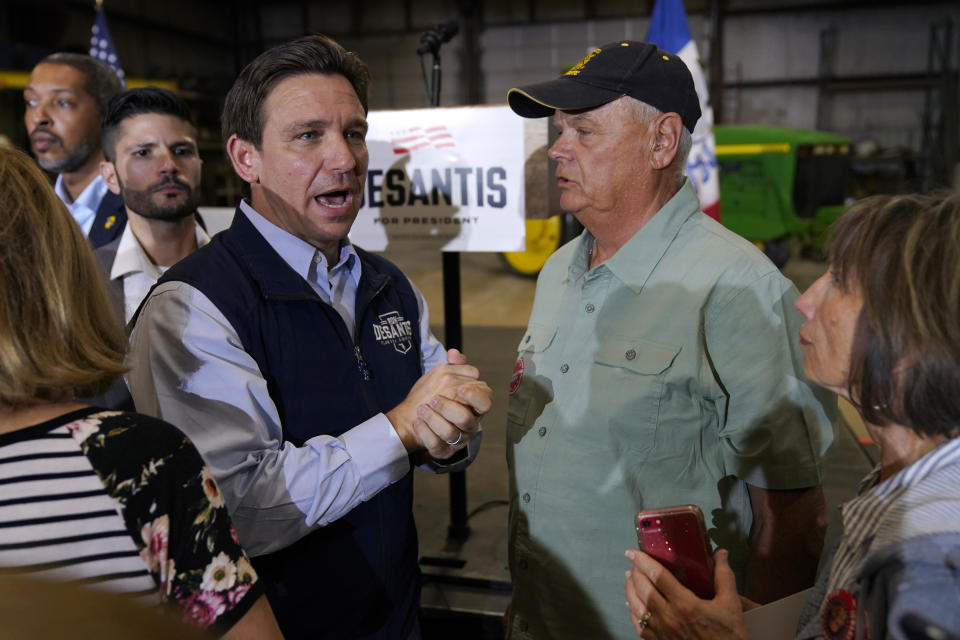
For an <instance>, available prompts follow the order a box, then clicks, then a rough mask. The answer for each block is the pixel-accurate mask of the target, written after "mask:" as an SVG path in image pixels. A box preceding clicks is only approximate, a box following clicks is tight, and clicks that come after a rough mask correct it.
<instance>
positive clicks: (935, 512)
mask: <svg viewBox="0 0 960 640" xmlns="http://www.w3.org/2000/svg"><path fill="white" fill-rule="evenodd" d="M879 480H880V467H879V466H877V467H876V468H875V469H874V470H873V471H872V472H871V473H870V474H869V475H868V476H867V477H866V478H864V481H863V483H862V484H861V487H860V493H859V495H858V496H857V497H856V498H854V499H853V500H851V501H849V502H847V503H846V504H844V505H843V507H842V509H841V511H842V514H843V530H844V537H843V539H842V541H841V542H840V546H839V547H838V548H837V552H836V555H835V556H834V559H833V565H832V567H831V569H830V579H829V581H828V583H827V591H826V592H827V593H833V592H834V591H836V590H837V589H839V588H841V587H844V586H846V585H849V584H852V582H853V581H854V580H855V579H856V576H857V575H858V573H859V571H860V568H861V567H862V566H863V564H864V562H865V561H866V560H867V558H868V556H869V555H870V554H871V553H872V552H874V551H876V550H878V549H883V548H885V547H887V546H889V545H891V544H896V543H899V542H903V541H905V540H908V539H910V538H914V537H916V536H919V535H927V534H936V533H958V532H960V501H958V500H957V488H958V487H960V438H953V439H951V440H948V441H947V442H945V443H943V444H942V445H940V446H939V447H937V448H936V449H934V450H933V451H931V452H929V453H928V454H926V455H925V456H923V457H922V458H920V459H919V460H917V461H915V462H913V463H912V464H910V465H909V466H907V467H905V468H904V469H902V470H900V471H899V472H897V473H895V474H894V475H892V476H890V477H889V478H887V479H886V480H884V481H882V482H880V481H879Z"/></svg>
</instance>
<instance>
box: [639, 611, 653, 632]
mask: <svg viewBox="0 0 960 640" xmlns="http://www.w3.org/2000/svg"><path fill="white" fill-rule="evenodd" d="M652 617H653V614H652V613H650V612H649V611H647V612H646V613H644V614H643V615H642V616H640V617H639V618H637V626H638V627H640V630H641V631H643V630H644V629H646V628H647V625H649V624H650V618H652Z"/></svg>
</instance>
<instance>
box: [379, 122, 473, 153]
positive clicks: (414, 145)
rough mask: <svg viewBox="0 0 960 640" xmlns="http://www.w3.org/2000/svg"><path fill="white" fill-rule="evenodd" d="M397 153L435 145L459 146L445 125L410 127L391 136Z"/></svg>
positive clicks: (436, 147)
mask: <svg viewBox="0 0 960 640" xmlns="http://www.w3.org/2000/svg"><path fill="white" fill-rule="evenodd" d="M390 142H391V143H392V144H393V152H394V153H395V154H398V155H399V154H403V153H410V152H411V151H416V150H417V149H424V148H426V147H433V148H435V149H449V148H452V147H455V146H457V145H456V143H454V141H453V136H452V135H451V134H450V131H449V130H448V129H447V128H446V127H445V126H438V127H427V128H423V127H410V128H409V129H407V130H406V131H403V132H402V134H401V135H398V136H396V137H394V138H391V140H390Z"/></svg>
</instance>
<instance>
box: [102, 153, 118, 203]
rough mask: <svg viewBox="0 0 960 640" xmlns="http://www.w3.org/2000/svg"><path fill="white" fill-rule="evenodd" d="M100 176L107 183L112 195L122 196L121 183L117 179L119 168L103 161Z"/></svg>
mask: <svg viewBox="0 0 960 640" xmlns="http://www.w3.org/2000/svg"><path fill="white" fill-rule="evenodd" d="M100 176H101V177H102V178H103V181H104V182H106V183H107V188H108V189H110V191H111V193H115V194H116V195H120V181H119V180H118V179H117V167H116V166H114V164H113V163H112V162H107V161H106V160H102V161H101V162H100Z"/></svg>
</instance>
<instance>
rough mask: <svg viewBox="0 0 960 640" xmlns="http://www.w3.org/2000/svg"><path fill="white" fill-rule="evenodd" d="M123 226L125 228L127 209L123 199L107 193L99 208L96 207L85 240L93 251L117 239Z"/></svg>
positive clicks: (112, 193)
mask: <svg viewBox="0 0 960 640" xmlns="http://www.w3.org/2000/svg"><path fill="white" fill-rule="evenodd" d="M125 226H127V209H126V207H124V206H123V198H121V197H120V196H118V195H117V194H115V193H114V192H112V191H107V193H106V194H104V196H103V200H101V201H100V206H99V207H97V213H96V216H94V218H93V225H92V226H91V227H90V233H89V234H87V240H88V241H89V242H90V246H91V247H93V248H94V249H96V248H97V247H102V246H103V245H105V244H107V243H108V242H110V241H112V240H114V239H116V238H119V237H120V234H121V233H123V228H124V227H125Z"/></svg>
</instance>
